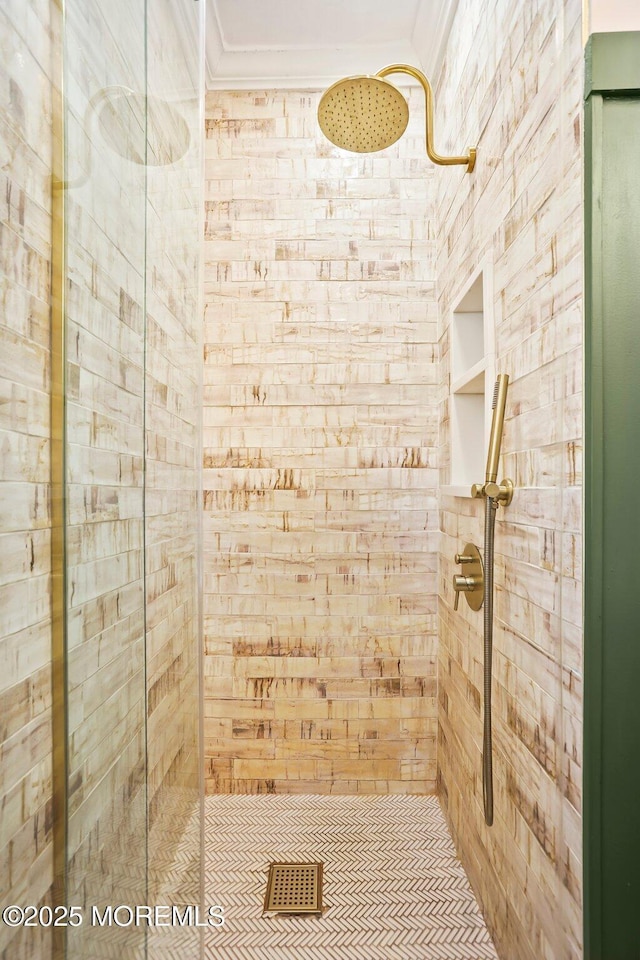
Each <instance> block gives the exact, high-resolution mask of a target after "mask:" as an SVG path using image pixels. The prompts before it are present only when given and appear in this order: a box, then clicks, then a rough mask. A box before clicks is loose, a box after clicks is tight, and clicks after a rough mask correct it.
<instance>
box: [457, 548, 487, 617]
mask: <svg viewBox="0 0 640 960" xmlns="http://www.w3.org/2000/svg"><path fill="white" fill-rule="evenodd" d="M456 563H463V564H468V572H465V574H464V575H463V574H460V573H456V574H454V577H453V589H454V591H455V600H454V604H453V609H454V610H457V609H458V603H459V601H460V594H461V593H464V595H465V596H466V598H467V603H468V604H469V606H470V607H471V609H472V610H479V609H480V607H481V606H482V601H483V598H484V569H483V565H482V557H481V556H480V551H479V550H478V548H477V547H476V545H475V544H474V543H467V544H465V548H464V553H456Z"/></svg>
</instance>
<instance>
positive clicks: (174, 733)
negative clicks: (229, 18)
mask: <svg viewBox="0 0 640 960" xmlns="http://www.w3.org/2000/svg"><path fill="white" fill-rule="evenodd" d="M202 7H203V5H202V4H201V3H194V2H193V0H148V27H147V30H148V33H147V42H148V58H147V65H148V66H147V90H148V97H149V99H148V142H149V153H148V163H149V166H148V170H147V349H146V372H145V375H146V471H145V475H146V481H145V486H146V494H145V539H146V561H145V562H146V588H147V683H148V721H147V722H148V740H147V744H148V771H149V778H148V802H149V819H148V822H149V898H150V899H149V903H151V904H169V903H172V902H176V903H179V904H192V905H195V904H197V903H198V901H199V893H200V882H199V881H200V876H199V866H200V845H199V833H198V828H199V805H198V800H199V784H200V769H201V765H200V758H199V754H198V737H197V734H198V703H199V688H198V662H199V643H198V636H199V605H198V592H197V588H198V567H197V562H198V557H199V555H200V548H199V530H200V515H201V511H200V509H199V499H200V489H201V452H200V409H201V387H200V378H201V367H202V349H201V342H200V341H201V334H200V331H201V319H200V318H201V310H200V304H199V300H200V289H199V288H200V284H199V266H200V251H201V243H200V235H201V230H202V228H201V222H202V221H201V205H200V195H201V190H202V181H203V178H202V167H201V137H202V123H201V121H200V110H201V97H200V92H201V91H200V82H201V77H202V71H201V69H200V54H199V43H198V37H199V16H200V13H201V10H202ZM185 830H186V831H187V839H186V840H183V837H184V834H185ZM176 854H178V855H177V856H176ZM199 935H200V930H199V929H198V928H196V927H184V928H180V927H177V928H176V927H163V928H159V929H158V930H157V931H156V932H155V935H152V936H151V937H150V941H149V956H150V957H153V958H154V960H156V958H159V957H162V956H164V949H168V948H171V954H170V955H171V956H176V955H178V952H179V951H180V955H184V956H185V957H197V956H198V942H199ZM163 948H164V949H163Z"/></svg>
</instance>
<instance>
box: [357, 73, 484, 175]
mask: <svg viewBox="0 0 640 960" xmlns="http://www.w3.org/2000/svg"><path fill="white" fill-rule="evenodd" d="M390 73H406V74H407V75H408V76H409V77H413V78H414V80H418V81H419V83H421V84H422V89H423V90H424V96H425V101H426V111H425V112H426V115H427V133H426V139H427V156H428V157H429V159H430V160H432V161H433V163H438V164H440V166H442V167H448V166H452V165H453V164H456V163H466V164H467V173H471V171H472V170H473V168H474V167H475V165H476V148H475V147H469V153H468V154H467V156H466V157H442V156H440V154H439V153H436V151H435V149H434V147H433V141H434V136H433V91H432V89H431V84H430V83H429V81H428V80H427V78H426V77H425V75H424V73H423V72H422V71H421V70H418V68H417V67H411V66H409V64H408V63H392V64H390V66H388V67H383V68H382V70H378V72H377V73H376V77H380V78H384V77H388V76H389V74H390Z"/></svg>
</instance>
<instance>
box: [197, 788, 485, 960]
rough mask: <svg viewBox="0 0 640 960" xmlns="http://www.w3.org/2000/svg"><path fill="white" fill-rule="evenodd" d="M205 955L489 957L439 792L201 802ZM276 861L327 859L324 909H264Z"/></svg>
mask: <svg viewBox="0 0 640 960" xmlns="http://www.w3.org/2000/svg"><path fill="white" fill-rule="evenodd" d="M205 831H206V833H205V843H206V854H205V856H206V860H205V870H206V881H205V890H206V895H205V902H206V904H207V905H210V904H214V903H215V904H222V906H223V907H224V911H225V918H226V922H225V925H224V926H223V927H221V928H213V929H210V930H209V929H208V930H207V931H206V933H205V938H206V939H205V957H206V958H207V960H496V958H497V955H496V952H495V950H494V947H493V944H492V943H491V939H490V937H489V934H488V932H487V929H486V926H485V924H484V921H483V919H482V916H481V914H480V911H479V910H478V906H477V904H476V901H475V898H474V896H473V893H472V891H471V888H470V886H469V882H468V880H467V877H466V875H465V872H464V870H463V868H462V865H461V864H460V861H459V860H458V859H457V857H456V853H455V849H454V846H453V843H452V840H451V837H450V836H449V832H448V830H447V826H446V823H445V820H444V817H443V814H442V811H441V809H440V805H439V803H438V800H437V798H436V797H424V796H422V797H416V796H228V795H224V796H215V797H207V799H206V825H205ZM272 860H293V861H307V860H309V861H315V860H322V861H323V862H324V895H323V901H324V914H323V916H321V917H286V916H278V915H269V916H263V915H262V904H263V898H264V893H265V884H266V878H267V868H268V864H269V862H270V861H272Z"/></svg>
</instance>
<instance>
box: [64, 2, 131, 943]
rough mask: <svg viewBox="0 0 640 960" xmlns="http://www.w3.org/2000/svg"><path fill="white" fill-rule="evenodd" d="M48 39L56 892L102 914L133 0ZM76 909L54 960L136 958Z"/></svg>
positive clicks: (115, 752) (119, 851)
mask: <svg viewBox="0 0 640 960" xmlns="http://www.w3.org/2000/svg"><path fill="white" fill-rule="evenodd" d="M64 44H65V46H64V52H65V106H66V118H65V120H66V129H65V134H66V180H67V189H66V202H65V225H66V266H67V284H66V347H67V365H66V377H67V383H66V400H67V416H66V431H67V437H66V457H67V466H66V475H67V531H66V535H67V544H66V549H67V603H68V608H67V676H68V694H67V707H68V833H67V858H68V862H67V871H68V872H67V898H68V903H69V904H74V905H80V906H82V907H83V908H84V909H85V911H89V910H90V909H91V908H92V907H94V906H95V907H96V908H98V909H99V910H101V911H102V910H103V909H104V908H105V907H107V906H116V905H119V904H131V905H133V904H136V903H146V902H147V827H146V816H147V796H146V750H145V744H146V732H145V725H146V716H145V699H146V687H145V669H146V664H145V604H144V553H143V550H144V542H143V537H144V522H143V517H144V413H145V406H144V388H145V383H144V352H145V329H144V327H145V219H146V209H145V179H146V172H145V166H144V158H145V151H146V136H145V127H146V118H145V98H144V92H145V5H144V0H109V3H108V4H104V3H102V2H100V0H67V3H66V9H65V38H64ZM130 92H133V93H135V94H137V96H135V97H132V96H129V93H130ZM88 919H89V918H88V917H87V916H86V915H85V923H83V924H82V926H80V927H75V928H70V929H69V931H68V942H67V955H68V957H69V958H76V957H77V958H78V960H80V958H82V960H85V958H86V957H88V956H91V957H100V956H106V955H107V954H108V953H109V955H112V953H113V946H114V944H116V945H117V946H118V948H119V949H120V951H121V953H120V955H121V956H126V957H129V956H131V957H138V956H143V953H144V941H145V930H144V928H143V927H139V926H131V927H123V928H120V927H114V926H112V925H111V926H105V927H101V926H97V925H94V924H91V923H89V922H88Z"/></svg>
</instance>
